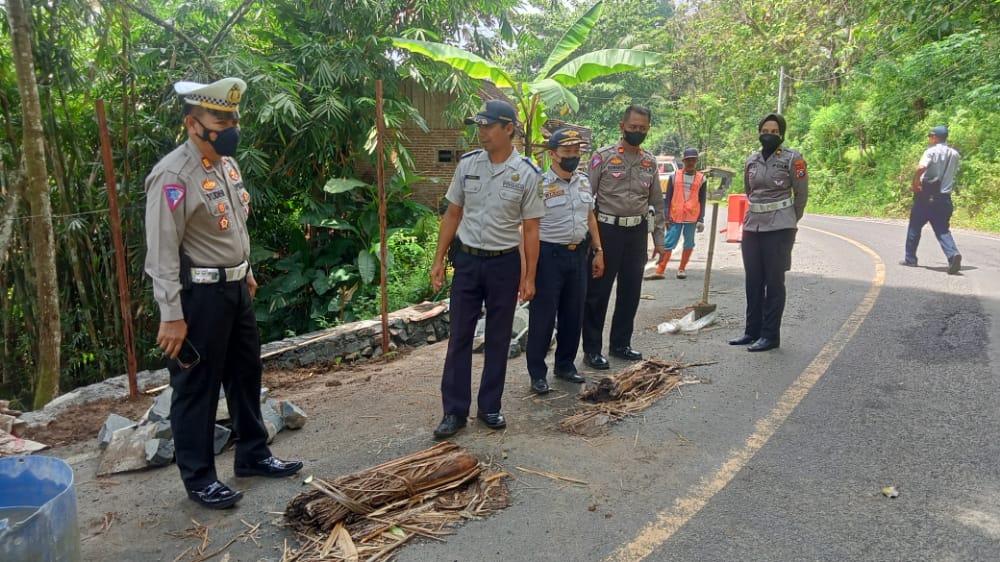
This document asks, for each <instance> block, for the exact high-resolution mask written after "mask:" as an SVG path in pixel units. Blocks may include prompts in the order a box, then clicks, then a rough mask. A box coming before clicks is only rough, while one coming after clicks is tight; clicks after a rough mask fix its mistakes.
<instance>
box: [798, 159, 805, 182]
mask: <svg viewBox="0 0 1000 562" xmlns="http://www.w3.org/2000/svg"><path fill="white" fill-rule="evenodd" d="M795 177H797V178H799V179H802V178H804V177H806V161H805V160H803V159H801V158H799V159H798V160H796V161H795Z"/></svg>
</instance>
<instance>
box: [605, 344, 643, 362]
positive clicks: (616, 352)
mask: <svg viewBox="0 0 1000 562" xmlns="http://www.w3.org/2000/svg"><path fill="white" fill-rule="evenodd" d="M611 356H612V357H617V358H619V359H624V360H626V361H638V360H640V359H642V354H641V353H639V352H638V351H636V350H634V349H632V348H631V347H629V346H627V345H626V346H625V347H619V348H616V349H612V350H611Z"/></svg>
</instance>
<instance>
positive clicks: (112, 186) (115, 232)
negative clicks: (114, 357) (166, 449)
mask: <svg viewBox="0 0 1000 562" xmlns="http://www.w3.org/2000/svg"><path fill="white" fill-rule="evenodd" d="M96 103H97V124H98V127H99V128H100V132H101V155H102V156H103V157H104V180H105V183H106V185H107V188H108V209H109V210H110V212H111V217H110V220H109V222H110V223H111V238H112V239H113V240H114V243H115V265H116V269H117V270H118V301H119V303H120V305H121V310H122V327H123V331H124V336H125V352H126V355H127V357H128V395H129V398H135V397H136V396H138V395H139V385H138V383H137V382H136V377H135V373H136V359H135V336H134V334H133V333H132V304H131V303H130V302H129V295H128V273H126V272H125V262H126V257H125V245H124V243H123V242H122V226H121V214H120V213H119V211H118V186H117V184H116V183H115V163H114V160H113V159H112V158H111V137H110V136H109V135H108V122H107V120H106V119H105V117H104V100H102V99H99V100H97V102H96Z"/></svg>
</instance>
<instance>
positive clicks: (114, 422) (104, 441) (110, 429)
mask: <svg viewBox="0 0 1000 562" xmlns="http://www.w3.org/2000/svg"><path fill="white" fill-rule="evenodd" d="M133 425H135V422H134V421H132V420H130V419H128V418H126V417H124V416H119V415H118V414H111V415H110V416H108V419H106V420H104V425H102V426H101V431H100V432H98V434H97V441H98V446H99V447H100V448H101V449H107V448H108V443H111V436H112V435H114V433H115V432H116V431H118V430H119V429H124V428H126V427H129V426H133Z"/></svg>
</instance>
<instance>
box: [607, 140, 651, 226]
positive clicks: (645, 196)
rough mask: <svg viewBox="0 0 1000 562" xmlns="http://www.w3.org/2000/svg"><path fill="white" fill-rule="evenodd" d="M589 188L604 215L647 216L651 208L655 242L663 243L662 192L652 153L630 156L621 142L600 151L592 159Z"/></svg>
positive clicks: (631, 154)
mask: <svg viewBox="0 0 1000 562" xmlns="http://www.w3.org/2000/svg"><path fill="white" fill-rule="evenodd" d="M590 187H591V189H592V190H593V192H594V198H595V199H596V202H597V210H598V211H600V212H602V213H606V214H609V215H615V216H618V217H634V216H638V215H644V216H645V215H647V212H648V210H649V207H650V205H652V207H653V210H654V213H653V217H654V218H653V221H654V222H653V240H659V241H662V240H663V234H664V231H663V192H662V191H661V190H660V181H659V174H658V172H657V168H656V157H655V156H654V155H653V154H652V153H651V152H649V151H646V150H642V151H640V152H639V154H635V153H633V152H629V151H627V150H625V148H624V147H623V146H622V143H621V141H620V140H619V141H618V142H617V143H615V144H612V145H608V146H605V147H603V148H600V149H598V150H597V152H595V153H594V155H593V156H592V157H591V158H590Z"/></svg>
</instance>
